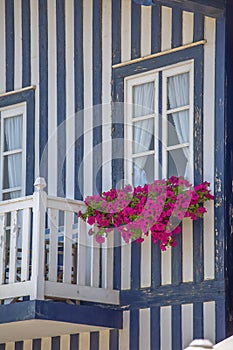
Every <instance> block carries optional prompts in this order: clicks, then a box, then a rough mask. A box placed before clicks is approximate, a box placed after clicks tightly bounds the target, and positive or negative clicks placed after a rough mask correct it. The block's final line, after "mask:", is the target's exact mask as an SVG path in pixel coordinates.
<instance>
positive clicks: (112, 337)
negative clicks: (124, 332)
mask: <svg viewBox="0 0 233 350" xmlns="http://www.w3.org/2000/svg"><path fill="white" fill-rule="evenodd" d="M118 349H119V331H118V329H112V330H110V334H109V350H118Z"/></svg>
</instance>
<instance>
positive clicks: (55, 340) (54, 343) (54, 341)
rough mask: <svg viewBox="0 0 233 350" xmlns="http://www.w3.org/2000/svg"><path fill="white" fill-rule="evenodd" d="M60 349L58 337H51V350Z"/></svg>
mask: <svg viewBox="0 0 233 350" xmlns="http://www.w3.org/2000/svg"><path fill="white" fill-rule="evenodd" d="M58 349H60V337H52V341H51V350H58Z"/></svg>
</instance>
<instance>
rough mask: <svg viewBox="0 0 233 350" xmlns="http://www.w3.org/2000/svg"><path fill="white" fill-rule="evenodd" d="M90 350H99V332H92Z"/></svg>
mask: <svg viewBox="0 0 233 350" xmlns="http://www.w3.org/2000/svg"><path fill="white" fill-rule="evenodd" d="M90 350H99V332H91V334H90ZM100 350H101V349H100Z"/></svg>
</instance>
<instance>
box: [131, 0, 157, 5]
mask: <svg viewBox="0 0 233 350" xmlns="http://www.w3.org/2000/svg"><path fill="white" fill-rule="evenodd" d="M133 2H135V4H139V5H144V6H152V5H154V2H153V0H133Z"/></svg>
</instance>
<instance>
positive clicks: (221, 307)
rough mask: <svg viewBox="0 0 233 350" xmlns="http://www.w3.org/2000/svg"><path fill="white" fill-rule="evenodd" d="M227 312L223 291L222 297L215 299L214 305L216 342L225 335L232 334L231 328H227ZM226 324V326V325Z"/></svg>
mask: <svg viewBox="0 0 233 350" xmlns="http://www.w3.org/2000/svg"><path fill="white" fill-rule="evenodd" d="M229 316H230V315H229V314H228V313H227V312H226V300H225V295H224V293H223V294H222V299H220V300H217V301H216V307H215V318H216V327H215V341H216V343H218V342H220V341H221V340H223V339H225V338H226V336H230V335H232V329H228V327H229V324H230V319H229ZM226 326H227V327H226Z"/></svg>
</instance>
